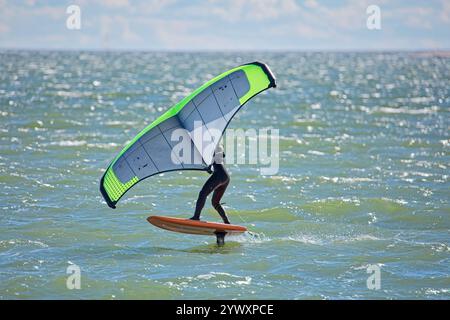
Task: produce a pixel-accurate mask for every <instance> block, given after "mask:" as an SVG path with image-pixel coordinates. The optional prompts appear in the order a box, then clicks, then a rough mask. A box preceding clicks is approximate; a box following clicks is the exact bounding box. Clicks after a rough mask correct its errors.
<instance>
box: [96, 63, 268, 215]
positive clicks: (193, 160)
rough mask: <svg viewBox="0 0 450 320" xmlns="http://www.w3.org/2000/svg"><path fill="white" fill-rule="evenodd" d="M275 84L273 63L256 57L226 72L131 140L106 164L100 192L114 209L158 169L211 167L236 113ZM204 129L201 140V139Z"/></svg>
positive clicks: (204, 168)
mask: <svg viewBox="0 0 450 320" xmlns="http://www.w3.org/2000/svg"><path fill="white" fill-rule="evenodd" d="M275 87H276V82H275V77H274V75H273V74H272V72H271V71H270V69H269V67H268V66H267V65H265V64H263V63H260V62H253V63H249V64H245V65H242V66H239V67H237V68H234V69H231V70H229V71H227V72H224V73H222V74H221V75H219V76H217V77H215V78H214V79H211V80H210V81H208V82H206V83H205V84H204V85H202V86H201V87H199V88H198V89H197V90H195V91H194V92H192V93H191V94H190V95H189V96H187V97H186V98H184V99H183V100H181V101H180V102H178V103H177V104H176V105H174V106H172V107H171V108H170V109H169V110H167V111H166V112H165V113H164V114H163V115H161V116H160V117H159V118H158V119H156V120H155V121H153V122H152V123H151V124H150V125H148V126H147V127H146V128H145V129H144V130H142V131H141V132H140V133H139V134H138V135H137V136H136V137H135V138H134V139H133V140H132V141H131V142H129V143H128V144H127V145H126V146H125V148H123V150H122V151H121V152H120V153H119V154H118V155H117V156H116V157H115V158H114V160H113V161H112V162H111V163H110V165H109V166H108V168H107V169H106V171H105V173H104V175H103V177H102V178H101V180H100V192H101V193H102V195H103V197H104V199H105V201H106V203H107V204H108V206H109V207H111V208H115V207H116V204H117V202H118V201H119V199H120V198H121V197H122V196H123V195H124V194H125V193H126V192H127V191H128V190H129V189H130V188H131V187H133V186H134V185H135V184H136V183H138V182H139V181H142V180H144V179H146V178H148V177H151V176H153V175H155V174H159V173H162V172H167V171H175V170H206V169H207V167H208V166H209V165H210V164H211V163H212V157H213V154H214V149H215V146H216V145H217V144H218V143H219V140H220V138H221V136H222V135H223V133H224V132H225V129H226V127H227V126H228V124H229V122H230V121H231V119H233V116H234V115H235V114H236V112H238V111H239V109H240V108H241V107H242V106H243V105H244V104H245V103H246V102H247V101H248V100H250V99H251V98H252V97H254V96H255V95H257V94H258V93H260V92H262V91H264V90H267V89H269V88H275ZM199 130H200V132H203V137H202V138H201V139H198V138H197V137H198V134H197V132H198V131H199ZM217 132H219V134H217ZM208 135H209V138H208ZM205 136H207V137H206V138H205ZM174 137H175V139H174ZM180 141H182V142H183V143H182V144H180ZM205 141H206V143H205ZM180 145H182V146H183V147H184V148H182V150H180V148H179V147H180Z"/></svg>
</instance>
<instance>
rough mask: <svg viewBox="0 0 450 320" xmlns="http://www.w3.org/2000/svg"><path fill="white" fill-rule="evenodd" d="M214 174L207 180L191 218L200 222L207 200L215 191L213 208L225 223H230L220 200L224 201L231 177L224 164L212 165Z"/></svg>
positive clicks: (212, 200)
mask: <svg viewBox="0 0 450 320" xmlns="http://www.w3.org/2000/svg"><path fill="white" fill-rule="evenodd" d="M212 167H213V173H212V175H211V177H209V179H208V180H206V182H205V184H204V186H203V188H202V190H200V193H199V195H198V200H197V205H196V207H195V214H194V216H193V217H192V218H191V219H193V220H200V214H201V212H202V209H203V207H204V206H205V202H206V198H207V197H208V195H209V194H210V193H211V192H213V191H214V193H213V196H212V199H211V202H212V206H213V207H214V209H216V211H217V212H218V213H219V214H220V216H221V217H222V220H223V222H225V223H230V221H229V220H228V217H227V215H226V213H225V210H224V209H223V207H222V205H221V204H220V199H222V196H223V194H224V193H225V190H226V189H227V187H228V184H229V183H230V176H229V175H228V172H227V170H225V167H224V165H223V164H222V163H216V162H214V163H213V164H212Z"/></svg>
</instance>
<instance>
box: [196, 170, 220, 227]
mask: <svg viewBox="0 0 450 320" xmlns="http://www.w3.org/2000/svg"><path fill="white" fill-rule="evenodd" d="M218 184H219V181H218V180H217V179H216V177H215V176H214V175H212V176H211V177H209V179H208V180H206V182H205V184H204V185H203V188H202V190H200V193H199V194H198V199H197V204H196V205H195V213H194V216H193V217H192V218H191V219H192V220H200V214H201V213H202V209H203V207H204V206H205V202H206V198H207V197H208V195H209V194H210V193H211V192H213V190H214V188H216V187H217V185H218Z"/></svg>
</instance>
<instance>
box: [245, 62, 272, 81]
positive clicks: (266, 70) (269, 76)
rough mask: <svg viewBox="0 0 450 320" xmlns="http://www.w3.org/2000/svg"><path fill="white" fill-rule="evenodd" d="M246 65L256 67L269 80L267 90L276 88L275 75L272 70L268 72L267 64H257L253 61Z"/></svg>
mask: <svg viewBox="0 0 450 320" xmlns="http://www.w3.org/2000/svg"><path fill="white" fill-rule="evenodd" d="M247 64H253V65H256V66H258V67H260V68H261V69H262V70H263V71H264V73H265V74H266V75H267V77H268V78H269V87H268V88H276V87H277V79H276V78H275V75H274V74H273V72H272V70H270V68H269V66H268V65H267V64H265V63H262V62H259V61H255V62H252V63H247Z"/></svg>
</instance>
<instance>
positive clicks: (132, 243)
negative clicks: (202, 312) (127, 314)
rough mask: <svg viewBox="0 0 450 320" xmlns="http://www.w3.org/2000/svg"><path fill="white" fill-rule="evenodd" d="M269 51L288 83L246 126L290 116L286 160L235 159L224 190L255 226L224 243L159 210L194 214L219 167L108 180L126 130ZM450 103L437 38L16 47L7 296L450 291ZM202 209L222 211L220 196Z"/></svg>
mask: <svg viewBox="0 0 450 320" xmlns="http://www.w3.org/2000/svg"><path fill="white" fill-rule="evenodd" d="M255 60H259V61H262V62H265V63H267V64H268V65H269V66H270V67H271V69H272V71H273V72H274V74H275V75H276V77H277V80H278V88H276V89H271V90H268V91H266V92H265V93H263V94H260V95H258V96H257V97H255V98H254V99H252V100H251V101H250V102H249V103H248V104H246V106H245V107H244V108H243V109H242V110H241V111H240V112H239V113H238V115H237V116H236V118H235V119H234V120H233V122H232V123H231V125H230V128H243V129H248V128H255V129H260V128H277V129H279V132H280V141H279V148H280V149H279V152H280V167H279V171H278V173H277V174H276V175H272V176H262V175H260V173H259V169H260V166H259V165H250V164H244V165H236V164H230V165H229V171H230V174H231V185H230V187H229V189H228V191H227V193H226V194H225V197H224V201H225V202H226V206H225V207H226V209H227V212H228V214H229V216H230V219H231V221H232V222H234V223H237V224H242V225H245V226H247V227H248V228H249V229H250V230H251V231H252V234H246V235H243V236H238V237H234V238H229V239H227V244H226V245H225V247H222V248H218V247H217V246H216V245H215V239H214V238H212V237H207V236H192V235H184V234H177V233H172V232H168V231H164V230H161V229H157V228H155V227H153V226H152V225H150V224H149V223H147V221H146V218H147V216H149V215H169V216H174V217H189V216H190V215H191V214H192V212H193V209H194V205H195V200H196V197H197V194H198V191H199V190H200V188H201V186H202V184H203V182H204V181H205V180H206V179H207V177H208V175H207V174H206V173H202V172H173V173H167V174H164V175H162V176H154V177H152V178H149V179H147V180H145V181H143V182H141V183H140V184H138V185H136V186H135V187H134V188H133V189H132V190H130V191H129V192H128V193H127V194H126V195H125V196H124V198H123V199H122V200H121V201H120V202H119V204H118V208H117V209H116V210H112V209H110V208H108V207H107V205H106V204H105V203H104V202H103V199H102V197H101V195H100V193H99V190H98V186H99V179H100V177H101V176H102V174H103V171H104V169H105V168H106V167H107V166H108V164H109V162H110V161H111V160H112V159H113V158H114V156H115V155H116V154H117V153H118V152H119V151H120V149H121V148H122V147H123V146H124V144H125V143H126V142H127V141H128V140H130V139H131V138H133V137H134V135H135V134H137V133H138V132H139V131H140V130H141V129H142V128H144V127H145V126H146V125H147V124H148V123H150V122H151V121H152V120H154V119H155V118H156V117H157V116H158V115H159V114H161V113H162V112H163V111H164V110H166V109H167V108H168V107H170V106H171V105H173V104H174V103H176V102H177V101H178V100H180V99H181V98H182V97H184V96H186V95H187V94H188V93H189V92H191V91H192V90H193V89H195V88H196V87H198V86H199V85H201V84H202V83H204V82H205V81H206V80H208V79H210V78H212V77H213V76H215V75H217V74H220V73H221V72H223V71H226V70H228V69H229V68H231V67H234V66H237V65H240V64H243V63H246V62H251V61H255ZM449 111H450V58H445V57H442V56H436V55H433V54H427V53H421V54H417V53H408V52H402V53H283V52H278V53H258V52H247V53H156V52H155V53H145V52H132V53H129V52H117V53H108V52H51V51H46V52H37V51H2V52H0V121H1V126H0V298H2V299H92V298H94V299H223V298H225V299H228V298H229V299H408V298H412V299H449V298H450V217H449V215H450V204H449V196H450V188H449V187H450V180H449V173H450V172H449V163H450V134H449V132H450V131H449V129H450V113H449ZM202 218H203V219H206V220H213V221H218V220H219V217H218V215H217V214H216V213H215V212H214V211H213V210H212V209H211V208H210V205H209V203H207V206H206V208H205V210H204V213H203V216H202ZM72 264H76V265H77V266H79V267H80V270H81V289H79V290H77V289H74V290H69V289H68V288H67V286H66V281H67V277H68V276H69V274H67V267H68V266H70V265H72ZM371 265H377V266H378V267H379V268H380V279H381V282H380V288H379V289H378V290H371V289H369V288H368V286H367V279H368V277H369V276H371V274H370V273H367V268H368V267H369V266H371Z"/></svg>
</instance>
